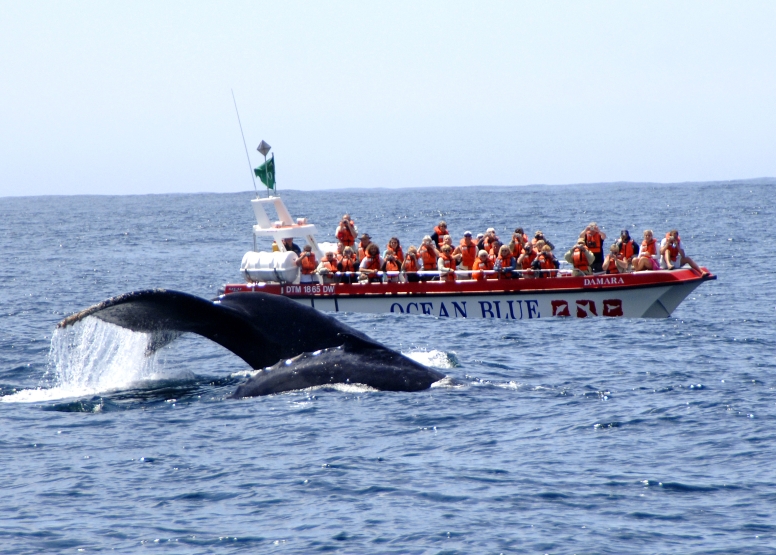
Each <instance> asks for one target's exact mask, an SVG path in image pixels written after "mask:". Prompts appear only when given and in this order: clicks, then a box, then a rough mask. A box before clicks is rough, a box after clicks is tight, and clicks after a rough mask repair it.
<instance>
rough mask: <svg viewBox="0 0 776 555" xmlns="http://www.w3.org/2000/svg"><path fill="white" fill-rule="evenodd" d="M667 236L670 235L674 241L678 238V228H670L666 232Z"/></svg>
mask: <svg viewBox="0 0 776 555" xmlns="http://www.w3.org/2000/svg"><path fill="white" fill-rule="evenodd" d="M668 236H669V237H671V239H673V240H674V241H676V240H677V239H679V230H678V229H672V230H671V231H669V232H668Z"/></svg>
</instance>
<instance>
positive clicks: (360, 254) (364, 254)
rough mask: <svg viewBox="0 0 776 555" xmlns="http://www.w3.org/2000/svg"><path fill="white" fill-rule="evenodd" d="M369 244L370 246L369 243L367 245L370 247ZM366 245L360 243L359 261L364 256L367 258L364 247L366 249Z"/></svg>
mask: <svg viewBox="0 0 776 555" xmlns="http://www.w3.org/2000/svg"><path fill="white" fill-rule="evenodd" d="M368 246H369V244H368V243H367V245H366V247H368ZM366 247H363V246H361V245H360V244H359V245H358V261H359V263H360V262H361V261H362V260H363V259H364V258H366V251H365V250H364V249H366Z"/></svg>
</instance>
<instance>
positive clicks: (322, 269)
mask: <svg viewBox="0 0 776 555" xmlns="http://www.w3.org/2000/svg"><path fill="white" fill-rule="evenodd" d="M337 264H338V262H337V256H336V255H335V254H334V252H333V251H329V252H327V253H326V255H325V256H324V257H323V260H321V262H320V264H318V268H317V269H316V270H315V273H316V274H318V275H319V276H322V277H323V283H336V282H337V276H336V275H335V274H336V273H337Z"/></svg>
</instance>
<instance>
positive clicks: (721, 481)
mask: <svg viewBox="0 0 776 555" xmlns="http://www.w3.org/2000/svg"><path fill="white" fill-rule="evenodd" d="M772 186H773V183H772V182H748V183H747V182H744V183H702V184H677V185H600V186H595V185H585V186H581V185H580V186H563V187H521V188H486V187H479V188H463V189H420V190H398V191H397V190H394V191H388V190H368V191H366V190H364V191H327V192H315V193H302V192H295V191H286V192H283V191H281V194H282V195H283V196H284V198H285V200H286V203H287V205H288V206H289V209H290V210H291V212H292V214H294V216H302V215H305V216H307V217H308V218H310V219H311V220H312V221H313V222H314V223H316V224H319V225H320V227H321V229H323V230H325V232H326V234H324V235H322V236H321V237H319V239H321V240H326V239H329V240H331V239H333V231H334V228H335V226H336V224H337V221H338V218H339V217H340V216H341V215H342V213H343V211H345V210H347V211H349V212H350V213H351V214H352V215H353V217H354V218H355V220H356V223H357V224H358V226H359V229H360V231H366V232H369V233H370V234H371V235H372V236H373V238H375V239H377V241H378V242H379V243H380V244H381V245H384V244H385V243H386V242H387V240H388V238H389V237H390V236H391V235H394V234H395V235H398V237H399V238H400V239H401V240H402V244H403V245H405V247H406V246H407V245H409V244H412V243H415V244H418V242H419V240H420V238H421V237H422V236H423V235H424V234H426V233H429V232H430V231H431V230H432V228H433V226H434V225H435V224H436V223H437V222H438V220H439V219H445V220H446V221H447V222H448V224H449V226H450V228H451V230H452V232H453V234H454V235H455V236H456V240H457V239H458V238H459V237H460V236H461V235H462V233H463V231H465V230H467V229H470V230H472V231H474V232H475V233H476V232H480V231H484V229H485V228H487V227H490V226H493V227H495V228H497V230H498V231H499V233H500V234H501V235H502V237H503V236H508V230H512V229H514V228H515V227H516V226H517V225H520V226H524V227H525V228H526V230H527V231H529V232H531V233H532V232H533V231H535V230H537V229H541V230H543V231H544V232H545V235H547V236H548V237H549V238H550V239H551V240H552V241H553V242H554V243H555V244H556V246H557V250H559V251H561V254H562V253H563V252H565V250H566V249H567V248H568V247H569V246H571V245H572V243H573V242H574V239H575V237H576V235H577V234H578V233H579V231H580V230H581V229H582V228H583V227H584V226H585V225H586V224H587V223H589V222H590V221H597V222H598V223H599V225H600V226H602V227H603V229H604V230H605V231H606V232H607V233H609V234H610V236H611V237H614V236H616V235H617V234H618V233H619V230H620V229H621V228H628V229H629V230H631V234H632V235H634V236H637V237H640V235H641V231H642V230H644V229H646V228H652V229H654V230H655V232H656V234H658V236H662V234H664V233H665V232H666V231H668V229H670V228H672V227H678V228H679V230H680V233H681V236H682V240H683V244H684V246H685V249H686V251H687V254H688V255H689V256H691V257H692V258H694V259H695V260H696V261H697V262H699V263H701V264H702V265H705V266H707V267H708V268H709V269H710V270H712V271H713V272H714V273H715V274H717V275H718V276H719V278H718V280H717V281H715V282H708V283H705V284H703V285H702V286H701V287H700V288H698V289H697V290H696V291H695V292H694V293H693V294H692V295H691V296H690V297H689V298H687V299H686V300H685V302H684V303H683V304H681V305H680V306H679V308H678V309H677V310H676V311H675V313H674V314H673V317H671V318H668V319H662V320H629V319H593V320H591V319H585V320H574V319H572V320H565V319H564V320H560V319H558V320H552V319H541V320H529V321H520V322H505V321H487V320H470V321H466V320H444V319H442V320H440V319H436V318H432V317H429V316H411V317H410V316H402V315H361V314H337V316H336V317H337V318H340V319H342V321H344V322H345V323H347V324H348V325H351V326H353V327H355V328H358V329H360V330H362V331H364V332H366V333H367V334H368V335H370V336H371V337H373V338H375V339H377V340H379V341H381V342H383V343H385V344H386V345H388V346H389V347H392V348H395V349H398V350H401V351H402V352H404V353H406V354H408V355H409V356H411V357H413V358H415V359H416V360H419V361H421V362H424V363H426V364H430V365H433V366H436V367H438V368H441V369H442V371H443V372H445V373H447V374H448V375H450V376H452V377H453V378H455V380H457V381H458V382H459V383H460V384H461V385H459V386H455V387H435V388H432V389H431V390H428V391H425V392H420V393H381V392H374V391H366V390H364V389H361V388H359V387H355V386H350V387H348V388H345V387H339V388H333V389H316V390H312V391H302V392H292V393H285V394H281V395H275V396H270V397H264V398H256V399H246V400H242V401H234V400H229V399H226V396H228V395H229V394H230V393H231V392H232V391H233V390H234V389H235V388H236V386H237V385H238V384H239V383H241V382H242V381H243V380H244V379H245V378H244V373H245V371H246V370H248V368H246V365H245V364H244V363H243V362H242V361H241V360H240V359H238V358H237V357H236V356H234V355H232V354H231V353H229V352H227V351H225V350H224V349H222V348H221V347H219V346H217V345H215V344H213V343H210V342H208V341H207V340H205V339H203V338H200V337H197V336H183V337H182V338H180V339H178V340H177V341H175V342H174V343H172V344H171V345H169V346H168V347H165V348H164V349H162V350H161V351H160V352H159V353H157V355H156V356H155V357H153V358H151V359H148V358H146V357H145V355H144V348H143V345H144V342H143V339H142V337H141V338H138V337H137V336H136V334H133V333H131V332H125V331H120V330H117V329H116V328H113V327H111V326H108V325H106V324H97V323H95V322H91V323H85V324H84V325H83V326H81V327H80V328H79V330H78V331H77V333H76V332H69V335H67V336H60V335H56V334H55V333H54V332H55V326H56V324H57V322H58V321H60V320H61V319H62V318H64V317H65V316H67V315H69V314H72V313H74V312H76V311H79V310H81V309H83V308H85V307H87V306H89V305H92V304H94V303H96V302H99V301H101V300H104V299H106V298H108V297H111V296H114V295H117V294H120V293H124V292H127V291H132V290H137V289H144V288H152V287H166V288H171V289H177V290H181V291H186V292H189V293H193V294H196V295H200V296H203V297H208V298H210V297H213V296H215V295H216V294H217V291H218V288H219V287H220V286H221V285H222V284H223V283H225V282H235V281H240V276H239V273H238V268H239V263H240V260H241V258H242V255H243V254H244V252H245V251H247V250H249V249H250V247H251V245H252V242H251V241H252V240H251V231H250V229H251V225H252V224H253V214H252V211H251V208H250V204H249V201H250V199H251V198H252V196H253V194H252V193H242V194H213V195H209V194H200V195H157V196H128V197H118V196H101V197H97V196H74V197H37V198H0V229H1V230H2V233H1V234H0V241H1V242H2V243H1V245H0V253H2V264H1V265H0V276H2V285H3V286H2V288H1V289H0V307H2V314H1V315H0V319H1V323H2V326H0V395H2V397H1V398H0V401H2V402H0V461H1V464H0V484H2V496H0V551H1V552H3V553H39V552H55V553H77V552H87V553H89V552H99V551H108V550H115V551H116V552H125V553H135V552H138V551H141V550H148V551H159V552H169V553H213V552H218V553H232V552H261V553H314V552H341V553H418V554H420V553H612V554H619V553H776V514H775V513H776V393H775V392H774V387H775V386H776V367H775V365H774V355H775V354H776V272H774V270H773V268H772V258H773V254H774V249H773V240H774V237H776V214H775V213H774V210H775V208H776V207H775V206H774V205H775V203H774V195H773V193H772ZM609 243H610V241H607V245H608V244H609ZM52 336H54V337H55V340H54V341H53V342H52ZM52 347H53V348H52Z"/></svg>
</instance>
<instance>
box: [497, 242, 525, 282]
mask: <svg viewBox="0 0 776 555" xmlns="http://www.w3.org/2000/svg"><path fill="white" fill-rule="evenodd" d="M493 269H494V270H496V271H497V272H498V274H496V275H498V279H517V278H519V277H520V274H518V273H516V272H515V270H516V269H517V258H515V257H514V256H512V252H511V251H510V250H509V247H508V246H507V245H502V246H501V248H500V249H499V251H498V258H496V262H495V263H494V264H493Z"/></svg>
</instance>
